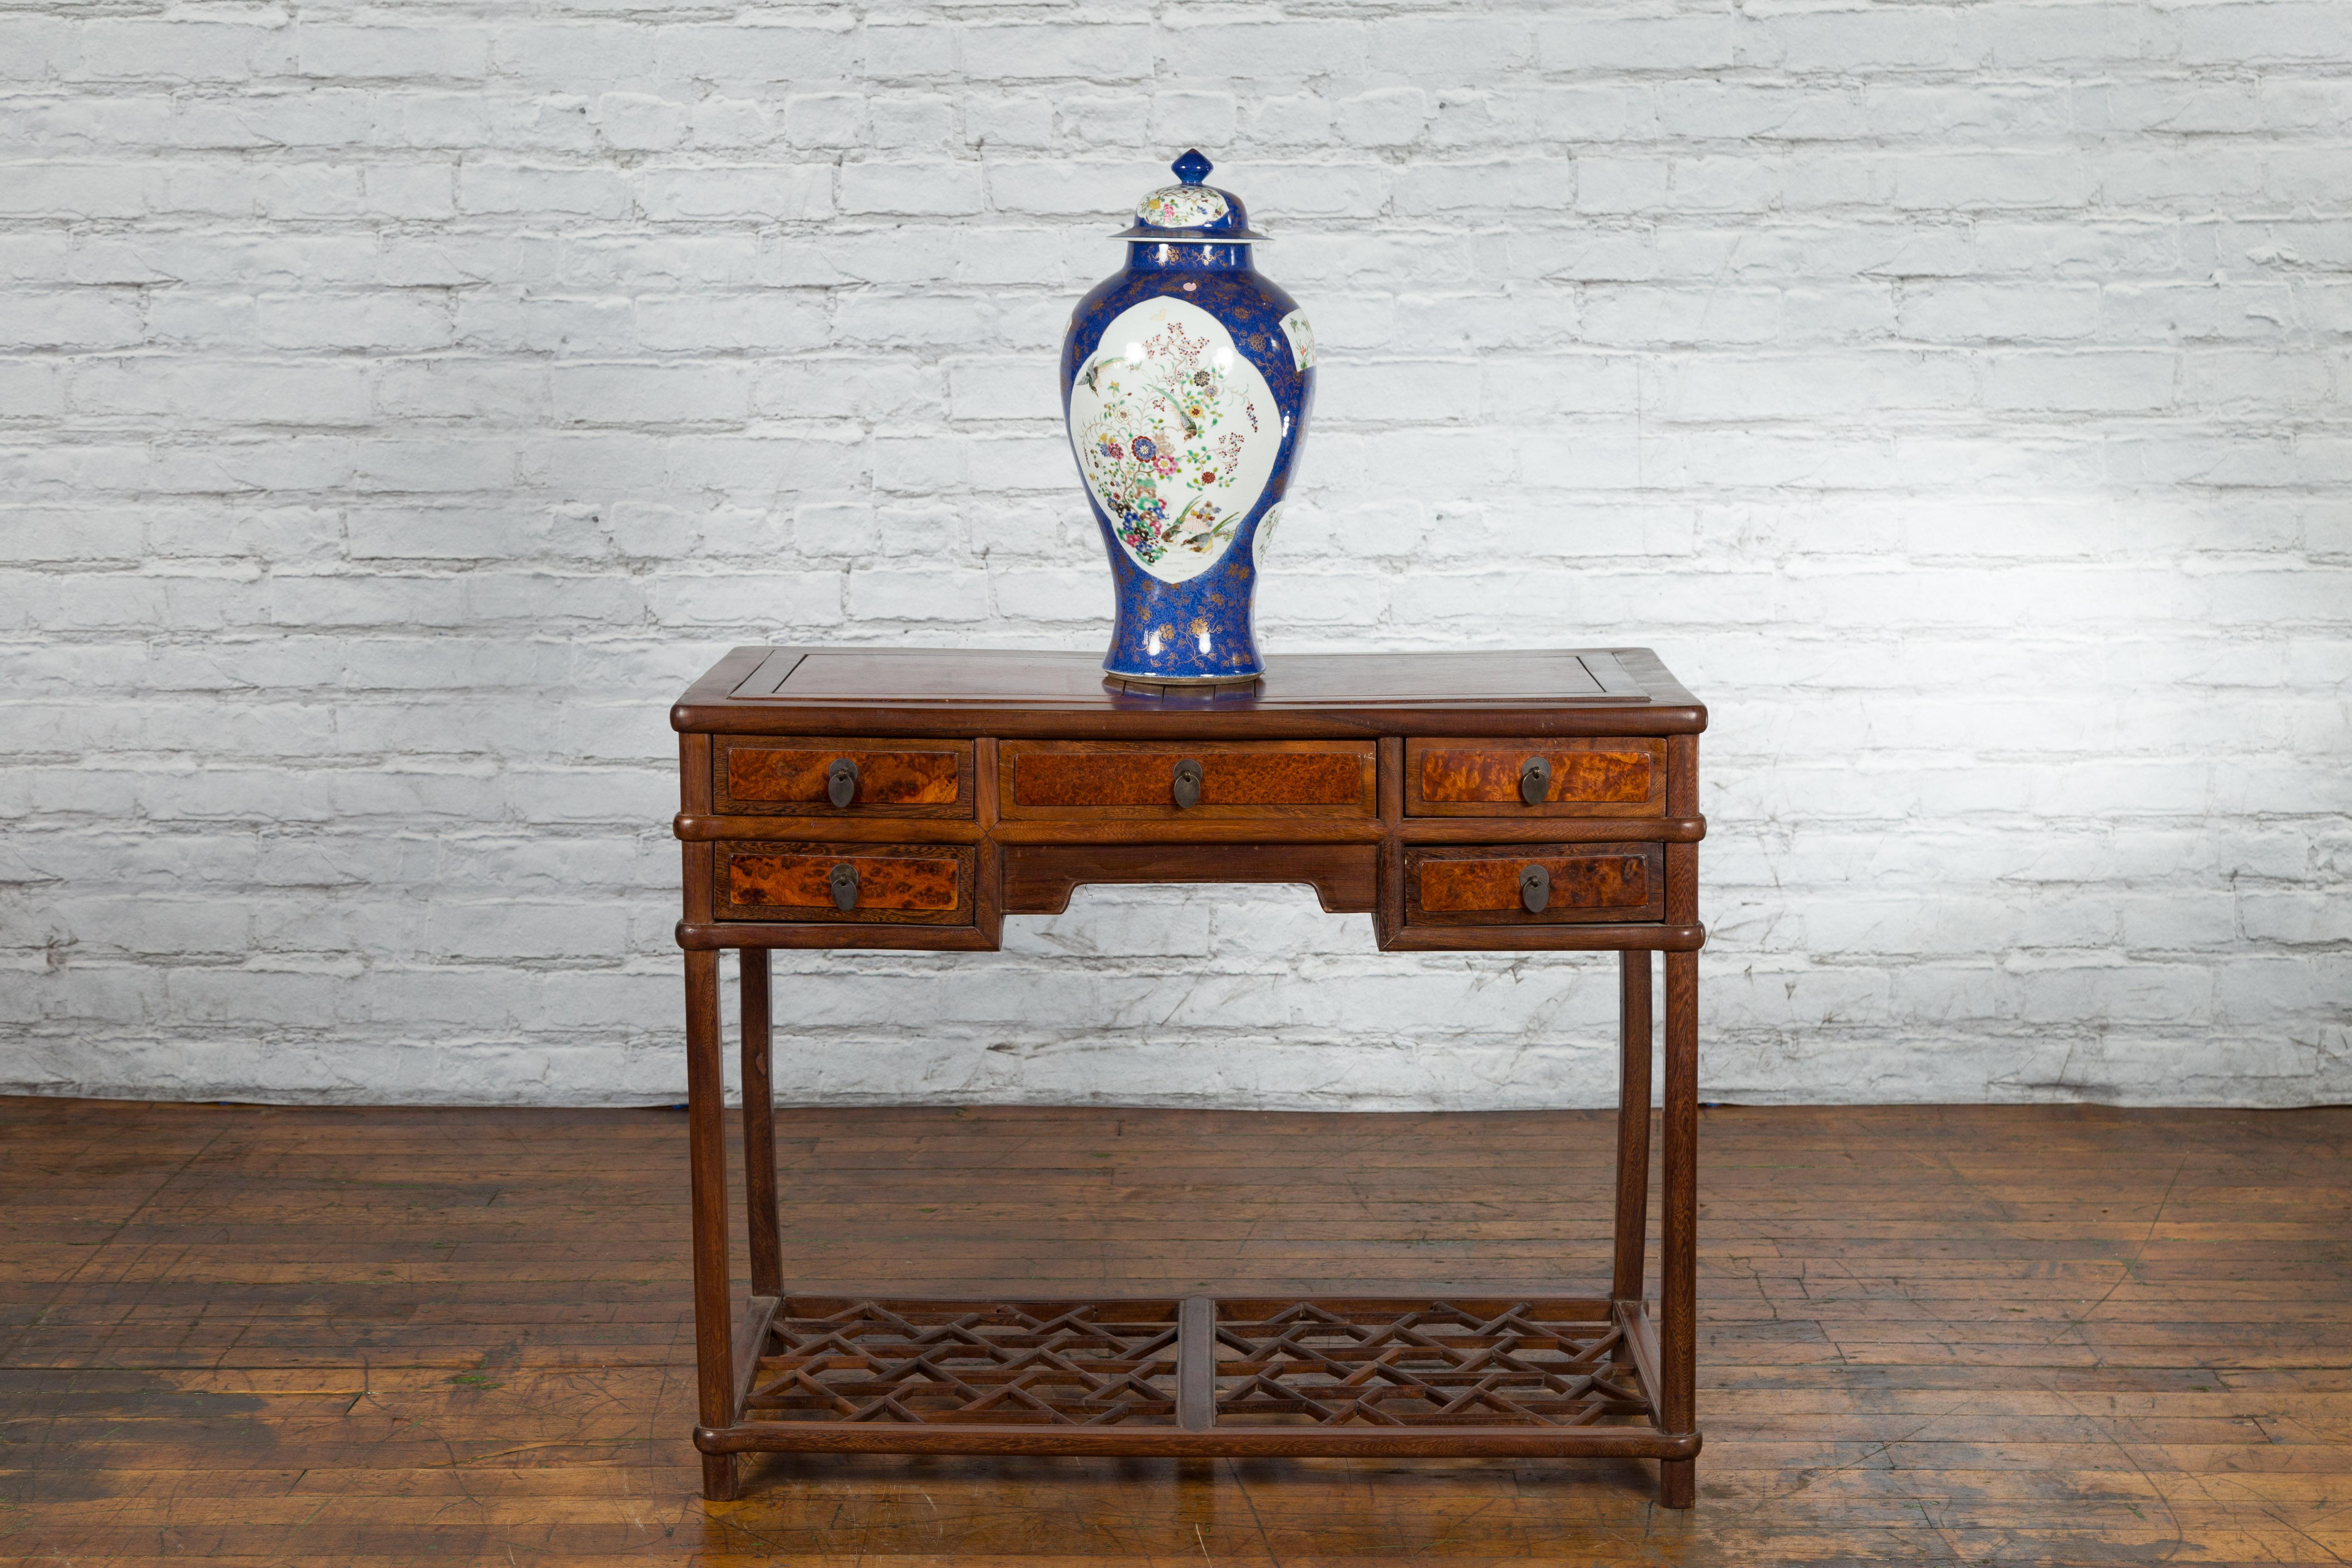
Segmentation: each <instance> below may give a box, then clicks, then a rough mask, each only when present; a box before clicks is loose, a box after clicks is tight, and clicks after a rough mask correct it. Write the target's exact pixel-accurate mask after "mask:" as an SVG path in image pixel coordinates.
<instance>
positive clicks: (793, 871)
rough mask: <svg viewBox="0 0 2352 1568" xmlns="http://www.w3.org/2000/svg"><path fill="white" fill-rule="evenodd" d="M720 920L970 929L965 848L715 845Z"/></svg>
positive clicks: (969, 860) (969, 854)
mask: <svg viewBox="0 0 2352 1568" xmlns="http://www.w3.org/2000/svg"><path fill="white" fill-rule="evenodd" d="M714 852H715V853H716V854H717V856H718V864H717V865H716V866H715V867H714V868H713V869H714V871H715V873H716V875H715V876H714V877H713V878H712V889H713V894H714V897H715V900H716V903H717V911H718V915H719V919H720V920H722V921H878V922H880V923H883V924H898V925H970V924H971V923H972V918H973V917H972V871H973V858H974V856H973V850H972V848H971V846H970V845H968V844H760V843H721V844H719V845H716V846H714Z"/></svg>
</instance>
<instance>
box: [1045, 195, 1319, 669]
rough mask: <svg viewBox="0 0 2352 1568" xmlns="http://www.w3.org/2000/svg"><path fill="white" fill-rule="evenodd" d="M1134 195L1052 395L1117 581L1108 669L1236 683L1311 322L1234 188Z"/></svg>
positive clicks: (1304, 375) (1302, 387)
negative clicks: (1273, 271)
mask: <svg viewBox="0 0 2352 1568" xmlns="http://www.w3.org/2000/svg"><path fill="white" fill-rule="evenodd" d="M1171 167H1172V168H1173V169H1174V171H1175V174H1176V177H1177V179H1178V180H1180V181H1181V184H1173V185H1167V186H1163V187H1161V188H1160V189H1159V190H1156V191H1153V192H1152V193H1151V194H1150V195H1147V196H1145V197H1144V198H1143V200H1142V202H1141V203H1140V204H1139V205H1137V207H1136V209H1135V225H1134V226H1133V227H1131V228H1129V229H1125V230H1123V231H1121V232H1120V234H1119V235H1118V238H1120V239H1124V240H1126V241H1127V242H1128V243H1127V265H1126V266H1125V267H1124V268H1121V269H1120V270H1118V272H1115V273H1113V274H1112V275H1111V276H1110V277H1108V278H1106V279H1103V280H1102V281H1101V282H1100V283H1098V284H1097V285H1096V286H1095V288H1094V289H1093V290H1092V291H1091V292H1090V293H1088V294H1087V297H1086V298H1085V299H1083V300H1079V301H1078V304H1077V308H1076V310H1073V311H1072V312H1071V314H1070V330H1069V333H1068V335H1067V336H1066V337H1065V338H1064V339H1063V340H1062V410H1063V416H1064V418H1065V420H1066V422H1067V424H1068V426H1069V431H1070V447H1071V449H1072V451H1073V452H1074V453H1075V454H1076V458H1077V460H1078V475H1079V478H1080V479H1083V480H1084V481H1085V483H1086V489H1087V500H1088V501H1089V502H1090V503H1091V504H1092V506H1093V508H1094V514H1095V521H1096V522H1097V523H1098V524H1100V525H1101V528H1102V531H1103V542H1104V545H1105V547H1106V548H1107V549H1108V551H1109V553H1110V569H1111V576H1112V578H1113V580H1114V582H1115V584H1116V585H1117V596H1118V610H1117V618H1116V621H1115V624H1114V626H1113V627H1112V630H1111V640H1110V651H1109V653H1108V655H1106V656H1105V658H1104V659H1103V669H1104V671H1105V673H1106V674H1107V675H1108V676H1109V677H1110V678H1112V679H1125V680H1134V681H1138V682H1141V683H1146V684H1149V685H1154V686H1158V685H1171V686H1173V685H1204V686H1215V685H1220V684H1234V685H1240V684H1245V683H1247V682H1249V681H1251V680H1255V679H1256V678H1257V677H1258V676H1260V675H1261V674H1263V673H1264V672H1265V662H1264V661H1263V660H1262V659H1260V658H1259V657H1258V651H1257V626H1256V619H1257V605H1256V589H1257V558H1258V554H1259V552H1260V551H1261V550H1262V549H1263V548H1264V546H1265V543H1266V542H1267V540H1268V539H1269V538H1270V537H1271V535H1272V534H1273V532H1274V527H1275V523H1276V521H1277V520H1278V519H1279V517H1280V515H1281V511H1282V498H1283V494H1284V492H1285V491H1286V489H1288V488H1289V484H1290V476H1291V471H1292V469H1293V468H1294V466H1295V465H1296V464H1297V460H1298V448H1299V445H1300V443H1302V442H1303V441H1304V440H1305V439H1306V437H1307V411H1308V410H1309V409H1310V408H1311V407H1312V406H1313V405H1314V402H1315V337H1314V334H1313V332H1312V331H1309V329H1308V327H1307V318H1306V316H1305V315H1304V314H1303V313H1302V312H1301V311H1300V310H1299V309H1298V303H1297V300H1293V299H1292V298H1291V297H1290V296H1289V295H1287V294H1286V293H1284V292H1283V291H1282V290H1281V289H1277V288H1276V287H1275V286H1274V285H1273V284H1272V283H1269V282H1267V281H1266V280H1265V279H1264V278H1263V277H1261V276H1260V275H1259V273H1258V270H1257V268H1256V265H1255V263H1254V262H1253V260H1252V259H1251V247H1252V246H1253V245H1254V244H1255V243H1256V242H1259V241H1262V240H1264V239H1265V236H1264V235H1261V234H1258V233H1256V232H1255V231H1254V230H1253V229H1251V227H1250V226H1249V215H1248V213H1247V212H1246V211H1245V210H1244V207H1243V206H1242V202H1241V198H1240V197H1238V196H1236V195H1234V194H1233V193H1232V192H1230V191H1223V190H1219V189H1218V188H1216V187H1215V186H1213V185H1210V184H1203V183H1202V182H1203V181H1205V180H1206V179H1207V178H1208V175H1209V169H1210V163H1209V161H1208V160H1207V159H1206V158H1203V157H1202V156H1201V154H1200V153H1198V152H1188V153H1185V154H1184V155H1183V156H1182V157H1181V158H1179V159H1177V160H1176V162H1175V163H1174V164H1173V165H1171Z"/></svg>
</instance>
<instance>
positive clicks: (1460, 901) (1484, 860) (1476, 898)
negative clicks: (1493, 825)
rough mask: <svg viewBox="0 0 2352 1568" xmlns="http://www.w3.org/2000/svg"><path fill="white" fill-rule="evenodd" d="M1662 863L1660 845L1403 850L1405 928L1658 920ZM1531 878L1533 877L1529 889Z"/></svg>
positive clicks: (1662, 888) (1663, 882)
mask: <svg viewBox="0 0 2352 1568" xmlns="http://www.w3.org/2000/svg"><path fill="white" fill-rule="evenodd" d="M1665 864H1666V855H1665V846H1664V845H1662V844H1528V845H1524V846H1518V845H1494V846H1483V845H1482V846H1478V847H1462V848H1455V847H1451V846H1447V847H1437V846H1434V845H1433V846H1428V847H1422V848H1416V849H1408V850H1406V851H1405V853H1404V918H1405V923H1406V924H1408V925H1565V924H1575V923H1580V922H1587V921H1658V920H1664V918H1665V913H1666V879H1665ZM1531 871H1534V872H1539V873H1540V876H1539V878H1538V879H1536V883H1535V887H1534V888H1533V889H1530V886H1529V881H1530V875H1529V874H1530V872H1531ZM1531 906H1536V907H1531Z"/></svg>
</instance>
